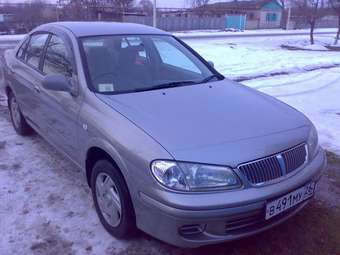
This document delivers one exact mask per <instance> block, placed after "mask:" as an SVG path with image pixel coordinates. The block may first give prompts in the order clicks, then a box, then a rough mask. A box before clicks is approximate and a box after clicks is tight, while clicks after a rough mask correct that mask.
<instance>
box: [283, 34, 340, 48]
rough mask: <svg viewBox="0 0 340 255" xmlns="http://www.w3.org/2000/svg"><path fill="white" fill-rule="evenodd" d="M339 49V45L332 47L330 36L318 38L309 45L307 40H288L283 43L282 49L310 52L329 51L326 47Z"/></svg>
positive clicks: (332, 41)
mask: <svg viewBox="0 0 340 255" xmlns="http://www.w3.org/2000/svg"><path fill="white" fill-rule="evenodd" d="M329 45H331V46H333V47H340V44H339V43H338V44H337V45H334V38H333V37H331V36H323V37H318V38H317V39H316V40H315V41H314V44H310V40H309V39H308V38H304V39H290V40H287V41H286V42H284V44H283V47H286V48H287V47H290V48H292V49H296V50H298V49H300V50H311V51H329V49H328V48H327V47H326V46H329Z"/></svg>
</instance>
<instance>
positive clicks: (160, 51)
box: [81, 35, 220, 93]
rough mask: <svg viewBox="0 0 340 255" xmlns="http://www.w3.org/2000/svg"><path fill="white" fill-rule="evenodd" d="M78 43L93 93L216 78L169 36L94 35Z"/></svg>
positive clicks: (217, 77)
mask: <svg viewBox="0 0 340 255" xmlns="http://www.w3.org/2000/svg"><path fill="white" fill-rule="evenodd" d="M81 42H82V46H83V49H84V52H85V58H86V65H87V68H88V73H89V78H90V82H91V84H90V85H91V86H92V88H93V90H95V91H96V92H100V93H124V92H135V91H145V90H152V89H160V88H167V87H175V86H184V85H190V84H197V83H202V82H208V81H210V80H214V79H219V78H220V77H219V75H216V74H214V73H212V72H211V71H210V70H209V68H208V67H207V66H206V65H205V64H204V63H202V61H201V60H200V59H199V58H197V57H196V56H195V55H194V54H192V53H191V52H190V51H189V50H188V49H187V48H186V47H184V46H183V45H182V44H181V43H180V42H178V41H177V40H176V39H175V38H173V37H172V36H164V35H126V36H116V35H114V36H95V37H87V38H83V39H81Z"/></svg>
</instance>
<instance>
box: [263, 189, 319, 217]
mask: <svg viewBox="0 0 340 255" xmlns="http://www.w3.org/2000/svg"><path fill="white" fill-rule="evenodd" d="M314 190H315V182H312V183H309V184H307V185H305V186H303V187H302V188H299V189H297V190H295V191H293V192H291V193H288V194H287V195H284V196H282V197H280V198H278V199H276V200H274V201H271V202H269V203H267V205H266V220H268V219H270V218H272V217H274V216H276V215H278V214H280V213H282V212H284V211H286V210H288V209H289V208H292V207H293V206H295V205H297V204H299V203H302V202H303V201H305V200H307V199H308V198H310V197H312V196H313V195H314Z"/></svg>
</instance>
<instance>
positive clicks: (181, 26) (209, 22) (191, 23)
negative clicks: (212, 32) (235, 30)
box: [123, 16, 226, 31]
mask: <svg viewBox="0 0 340 255" xmlns="http://www.w3.org/2000/svg"><path fill="white" fill-rule="evenodd" d="M225 20H226V18H225V16H221V17H218V16H203V17H199V16H189V17H177V16H173V17H158V19H157V27H158V28H160V29H163V30H166V31H185V30H198V29H224V28H225ZM123 21H124V22H131V23H139V24H144V25H149V26H151V25H152V17H147V16H124V17H123Z"/></svg>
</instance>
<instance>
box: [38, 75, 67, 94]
mask: <svg viewBox="0 0 340 255" xmlns="http://www.w3.org/2000/svg"><path fill="white" fill-rule="evenodd" d="M42 86H43V87H44V88H45V89H48V90H54V91H64V92H72V87H71V83H70V81H69V79H67V78H66V76H65V75H62V74H48V75H46V76H45V78H44V79H43V81H42Z"/></svg>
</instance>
